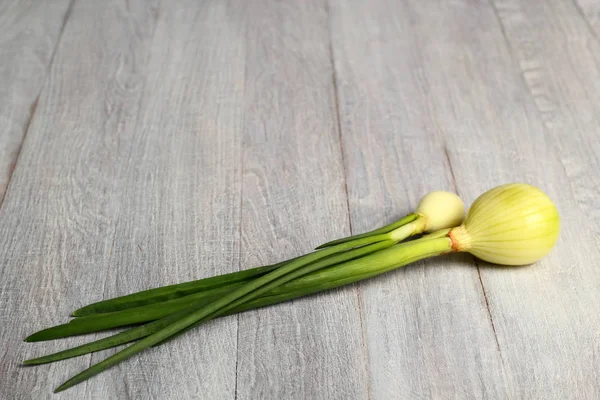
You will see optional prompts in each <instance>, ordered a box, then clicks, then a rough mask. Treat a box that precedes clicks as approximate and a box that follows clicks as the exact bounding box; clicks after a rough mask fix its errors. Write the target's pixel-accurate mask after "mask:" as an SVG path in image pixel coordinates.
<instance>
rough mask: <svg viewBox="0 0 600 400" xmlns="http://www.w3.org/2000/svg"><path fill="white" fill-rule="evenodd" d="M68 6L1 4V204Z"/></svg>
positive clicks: (16, 0) (64, 0)
mask: <svg viewBox="0 0 600 400" xmlns="http://www.w3.org/2000/svg"><path fill="white" fill-rule="evenodd" d="M69 4H70V0H58V1H53V2H40V1H21V0H11V1H3V2H2V3H1V4H0V37H2V39H1V40H0V57H2V62H0V204H1V202H2V198H3V197H4V192H5V191H6V186H7V185H8V182H9V180H10V176H11V175H12V171H13V169H14V165H15V163H16V162H17V157H18V155H19V151H20V149H21V143H22V141H23V138H24V136H25V132H26V131H27V128H28V126H29V122H30V119H31V117H32V115H33V113H34V111H35V108H36V105H37V98H38V95H39V93H40V90H41V88H42V85H43V83H44V80H45V78H46V72H47V69H48V65H49V63H50V60H51V59H52V55H53V53H54V49H55V48H56V42H57V40H58V37H59V36H60V32H61V29H62V27H63V26H64V23H65V19H66V18H67V16H68V8H69Z"/></svg>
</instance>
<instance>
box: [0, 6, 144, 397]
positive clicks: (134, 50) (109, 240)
mask: <svg viewBox="0 0 600 400" xmlns="http://www.w3.org/2000/svg"><path fill="white" fill-rule="evenodd" d="M154 23H155V18H154V15H153V10H152V9H151V8H147V7H145V6H143V5H142V4H139V3H137V4H136V3H132V2H129V3H128V4H125V2H122V1H111V2H102V3H98V2H78V3H76V4H75V5H74V7H73V9H72V12H71V17H70V19H69V21H68V23H67V25H66V26H65V28H64V33H63V35H62V37H61V41H60V43H59V45H58V48H57V52H56V55H55V57H54V62H53V64H52V67H51V70H50V72H49V77H48V80H47V82H46V85H45V86H44V90H43V91H42V93H41V95H40V98H39V103H38V106H37V111H36V113H35V115H34V118H33V120H32V121H31V126H30V129H29V133H28V137H27V140H26V142H25V143H24V145H23V149H22V151H21V154H20V159H19V164H18V165H17V168H16V169H15V172H14V175H13V178H12V182H13V184H12V185H11V187H10V189H9V191H8V192H7V194H6V197H5V201H4V204H3V206H2V209H1V210H0V232H2V233H1V235H0V236H1V238H2V239H1V241H0V254H1V257H0V259H1V261H0V276H1V277H2V278H1V280H0V281H1V283H0V285H1V290H0V296H1V299H0V309H1V312H0V315H1V316H2V317H1V318H2V322H1V325H2V326H3V330H2V332H1V340H2V343H6V344H7V345H5V346H3V348H4V349H5V350H4V351H3V353H2V361H1V363H0V365H2V368H3V371H2V376H6V377H8V376H10V377H11V378H10V379H4V380H3V381H4V384H3V385H2V388H1V389H0V390H1V392H0V397H1V398H10V399H18V398H32V397H33V398H47V397H49V395H50V393H51V392H52V390H53V389H54V388H55V387H56V385H57V384H59V383H60V382H61V381H64V380H65V379H66V378H68V377H69V376H71V375H73V374H74V373H76V372H77V371H79V370H81V369H83V368H85V367H87V366H88V365H89V362H90V358H89V356H88V357H82V358H79V359H75V360H69V361H66V362H62V363H58V364H52V365H47V366H41V367H39V368H38V367H36V368H22V367H19V363H20V362H21V360H23V359H26V358H30V357H32V356H34V355H39V354H41V353H48V352H51V351H56V350H57V349H61V348H65V347H67V346H69V345H73V344H75V343H82V342H83V341H84V340H85V339H82V338H78V339H73V340H65V341H60V342H59V343H55V342H50V343H43V344H37V345H33V344H25V343H23V342H22V338H23V337H25V336H26V335H27V334H30V333H32V332H33V331H35V330H38V329H40V328H43V327H47V326H49V325H53V324H57V323H62V322H65V321H66V319H67V317H68V315H69V313H70V312H71V311H72V310H73V309H74V308H76V307H77V306H79V305H80V304H81V302H83V301H86V300H92V298H93V294H98V293H99V294H101V293H102V290H103V286H104V282H105V279H106V278H105V277H106V275H107V266H108V265H109V262H110V258H111V252H112V248H113V246H114V243H113V241H114V232H115V228H116V222H117V219H118V214H119V208H120V207H119V201H118V197H119V193H120V191H122V190H123V184H124V183H125V182H123V179H122V177H121V171H120V167H121V165H122V162H123V158H124V157H125V156H126V155H127V154H128V153H129V147H130V146H131V145H132V138H133V136H132V134H131V132H135V130H132V129H134V128H135V127H134V122H135V118H136V116H137V114H138V111H139V102H140V96H141V90H140V89H141V86H142V82H143V77H144V73H143V72H144V68H145V63H146V59H147V56H148V44H149V40H150V38H151V33H152V30H153V26H154ZM4 327H6V328H4ZM87 340H89V338H87ZM119 381H120V380H119ZM85 387H86V386H85V385H80V386H79V387H77V388H75V389H73V390H71V391H68V392H65V393H64V394H61V395H60V396H58V397H57V398H85V397H86V395H85V394H84V392H85ZM112 390H115V389H112ZM117 390H118V386H117ZM120 393H123V390H122V389H121V391H120Z"/></svg>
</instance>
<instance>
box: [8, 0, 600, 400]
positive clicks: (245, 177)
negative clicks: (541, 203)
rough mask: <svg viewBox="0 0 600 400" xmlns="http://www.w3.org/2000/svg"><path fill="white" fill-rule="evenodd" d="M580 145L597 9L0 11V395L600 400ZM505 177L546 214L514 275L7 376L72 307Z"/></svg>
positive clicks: (590, 234) (238, 6)
mask: <svg viewBox="0 0 600 400" xmlns="http://www.w3.org/2000/svg"><path fill="white" fill-rule="evenodd" d="M599 133H600V3H598V2H597V1H594V0H573V1H571V0H539V1H537V0H536V1H527V0H520V1H519V0H492V1H486V0H454V1H446V0H437V1H421V0H404V1H392V0H387V1H386V0H377V1H369V2H367V1H334V0H332V1H326V0H313V1H285V2H275V1H259V0H251V1H241V0H240V1H217V0H215V1H198V0H177V1H171V0H169V1H166V0H164V1H158V0H156V1H148V0H107V1H96V0H46V1H36V0H2V1H0V199H2V198H3V201H2V203H1V208H0V398H1V399H10V400H12V399H46V398H51V399H117V398H118V399H384V400H387V399H429V398H434V399H544V400H546V399H561V400H562V399H598V398H600V378H599V375H600V313H599V310H600V268H599V261H600V257H599V256H600V250H599V247H598V240H599V239H600V208H599V207H598V201H597V199H598V198H599V197H600V189H599V188H600V174H599V173H598V171H599V168H600V162H599V160H600V140H599V139H600V134H599ZM513 181H523V182H528V183H532V184H535V185H537V186H539V187H541V188H542V189H544V190H545V191H546V192H547V193H548V194H549V195H550V196H551V197H552V198H553V199H554V200H555V201H556V203H557V205H558V207H559V209H560V212H561V215H562V221H563V225H562V233H561V238H560V241H559V244H558V245H557V247H556V249H555V250H554V251H553V252H552V253H551V254H550V255H549V256H548V257H546V258H545V259H544V260H543V261H541V262H539V263H537V264H535V265H534V266H531V267H527V268H500V267H495V266H492V265H489V264H485V263H483V262H479V261H476V260H474V259H473V258H472V257H471V256H468V255H454V256H451V257H442V258H438V259H433V260H429V261H425V262H420V263H417V264H415V265H412V266H410V267H408V268H405V269H403V270H399V271H396V272H393V273H390V274H387V275H385V276H382V277H379V278H376V279H373V280H370V281H367V282H363V283H360V284H358V285H354V286H350V287H346V288H343V289H341V290H336V291H334V292H331V293H325V294H320V295H316V296H313V297H310V298H306V299H301V300H298V301H294V302H291V303H287V304H282V305H279V306H274V307H271V308H268V309H263V310H260V311H252V312H247V313H245V314H242V315H237V316H231V317H227V318H224V319H220V320H218V321H214V322H212V323H209V324H208V325H206V326H203V327H202V328H199V329H196V330H195V331H194V332H191V333H189V334H186V335H185V336H182V337H180V338H178V339H177V340H175V341H173V342H171V343H169V344H168V345H165V346H162V347H159V348H155V349H152V350H150V351H146V352H145V353H143V354H142V355H140V356H138V357H135V358H133V359H131V360H129V361H127V362H124V363H122V364H120V365H119V366H117V367H115V368H113V369H111V370H109V371H107V372H105V373H103V374H101V375H99V376H97V377H95V378H93V379H91V380H89V381H87V382H85V383H83V384H80V385H78V386H76V387H74V388H72V389H70V390H68V391H66V392H63V393H61V394H59V395H52V394H51V392H52V390H53V389H54V388H55V387H56V386H57V385H58V384H60V383H62V382H63V381H64V380H66V379H67V378H68V377H70V376H71V375H73V374H75V373H76V372H79V371H80V370H82V369H84V368H85V367H87V366H88V365H90V363H92V362H97V361H98V360H101V359H103V358H105V357H106V356H107V354H110V351H106V352H103V353H100V354H95V355H93V356H84V357H80V358H76V359H71V360H68V361H63V362H60V363H56V364H50V365H44V366H39V367H33V368H32V367H30V368H25V367H22V366H20V362H21V361H22V360H24V359H26V358H30V357H34V356H38V355H41V354H45V353H48V352H51V351H56V350H58V349H62V348H65V347H67V346H68V345H73V344H76V343H81V342H83V341H85V340H86V339H89V337H88V338H73V339H69V340H63V341H58V342H44V343H38V344H26V343H23V342H22V339H23V338H24V337H25V336H26V335H28V334H30V333H32V332H33V331H35V330H38V329H41V328H44V327H47V326H49V325H53V324H58V323H61V322H64V321H66V319H67V316H68V314H69V312H70V311H72V310H73V309H75V308H78V307H81V306H83V305H85V304H87V303H89V302H92V301H98V300H101V299H103V298H109V297H113V296H116V295H121V294H125V293H128V292H132V291H136V290H141V289H144V288H149V287H154V286H157V285H162V284H169V283H175V282H181V281H186V280H190V279H194V278H198V277H203V276H209V275H213V274H217V273H224V272H230V271H237V270H238V269H241V268H249V267H252V266H256V265H261V264H266V263H271V262H276V261H280V260H282V259H285V258H288V257H292V256H296V255H299V254H302V253H305V252H307V251H309V250H310V249H311V248H312V247H314V246H315V245H317V244H319V243H321V242H324V241H327V240H330V239H333V238H337V237H340V236H344V235H349V234H351V233H359V232H362V231H365V230H368V229H372V228H374V227H377V226H380V225H382V224H384V223H388V222H390V221H392V220H394V219H396V218H398V217H399V216H401V215H403V214H405V213H407V212H409V211H411V210H413V209H414V207H415V205H416V203H417V202H418V200H419V198H420V197H421V196H422V195H424V194H425V193H426V192H428V191H430V190H434V189H446V190H451V191H456V192H457V193H458V194H460V195H461V196H462V197H463V198H464V199H465V201H466V202H467V204H470V203H471V202H472V201H473V200H474V199H475V198H476V197H477V196H478V195H479V194H481V193H482V192H483V191H485V190H487V189H489V188H491V187H493V186H496V185H499V184H503V183H507V182H513ZM99 336H100V335H97V336H96V337H99Z"/></svg>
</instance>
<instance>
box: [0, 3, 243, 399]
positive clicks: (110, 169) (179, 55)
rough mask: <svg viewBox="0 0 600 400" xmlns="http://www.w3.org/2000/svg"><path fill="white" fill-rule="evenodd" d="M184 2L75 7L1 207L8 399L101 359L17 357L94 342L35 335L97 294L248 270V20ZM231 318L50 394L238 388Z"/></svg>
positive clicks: (220, 392) (138, 394)
mask: <svg viewBox="0 0 600 400" xmlns="http://www.w3.org/2000/svg"><path fill="white" fill-rule="evenodd" d="M180 6H181V7H160V9H159V8H158V7H157V6H156V5H155V4H152V3H148V2H137V3H131V2H129V3H127V4H125V3H121V2H118V1H114V2H111V3H99V2H78V3H76V4H75V6H74V8H73V12H72V18H73V19H72V21H71V22H70V23H69V24H67V26H66V28H65V33H64V35H63V38H62V40H61V43H60V45H59V49H58V52H57V54H56V57H55V61H54V64H53V66H52V70H51V77H50V79H49V84H48V87H47V88H46V89H45V90H44V92H43V93H42V96H41V98H40V102H39V105H38V109H37V111H36V115H35V116H34V119H33V121H32V125H31V130H30V133H29V137H28V140H27V142H26V143H25V146H24V148H23V151H22V154H21V157H20V162H19V165H18V166H17V169H16V171H15V175H14V177H13V185H14V190H12V191H10V193H8V195H7V196H6V201H5V204H4V205H3V207H2V210H1V211H2V214H1V216H0V220H1V228H0V231H1V232H2V235H1V237H2V292H1V293H2V301H1V303H0V304H1V305H2V306H1V307H2V313H1V315H2V319H3V321H4V322H3V326H4V327H6V328H3V330H2V342H3V343H6V344H7V345H6V346H3V348H5V351H4V352H3V356H2V363H1V364H2V366H3V373H2V375H3V376H10V377H11V378H10V379H6V380H5V379H3V381H4V382H5V383H8V384H7V385H6V384H3V385H2V394H1V395H0V397H2V398H29V397H30V396H31V397H33V398H47V397H50V393H51V390H52V388H53V387H55V386H56V385H57V384H59V383H60V382H61V381H64V380H65V379H66V378H68V377H69V376H71V375H73V374H74V373H76V372H77V371H80V370H82V369H83V368H85V367H87V366H88V365H89V364H90V363H91V362H92V361H98V360H99V359H101V358H104V357H106V355H107V354H106V353H103V354H100V355H94V358H93V359H91V358H90V357H89V356H88V357H81V358H78V359H75V360H69V361H65V362H63V363H60V364H56V365H49V366H42V367H39V368H36V369H32V368H20V367H19V366H18V363H19V362H20V361H21V360H22V359H25V358H28V357H31V356H33V355H38V354H41V353H47V352H48V351H54V350H56V349H59V348H64V347H66V346H68V345H72V344H74V343H81V342H83V341H84V340H85V339H83V338H77V339H73V340H66V341H60V343H53V342H52V343H43V344H38V345H31V344H30V345H25V344H24V343H22V342H21V339H22V338H23V337H24V336H25V335H26V334H28V333H31V332H32V331H34V330H36V329H39V328H41V327H44V326H49V325H52V324H56V323H59V322H63V321H65V320H66V318H67V316H68V313H69V312H70V311H71V310H72V309H74V308H76V307H79V306H81V305H82V304H84V303H85V302H89V301H94V300H99V299H101V298H102V297H103V296H114V295H117V294H123V293H124V292H130V291H131V290H135V289H141V288H146V287H151V286H157V285H159V284H165V283H171V282H175V281H185V280H189V279H191V278H192V277H196V276H201V275H213V274H215V273H218V272H226V271H228V270H229V271H231V270H236V269H238V263H237V254H238V250H237V246H238V243H239V238H238V230H239V229H238V225H237V221H238V219H239V218H238V217H237V213H238V210H239V203H240V199H239V187H240V179H239V177H240V172H241V171H240V169H239V164H238V163H237V162H236V160H238V159H239V158H240V157H239V156H236V154H239V148H240V145H239V144H240V140H241V135H240V133H241V111H242V107H241V104H242V102H241V89H242V87H243V72H244V67H243V45H244V36H243V33H242V32H243V31H242V30H241V27H240V25H239V22H240V21H239V19H237V18H236V17H235V13H231V9H230V8H229V7H228V6H225V5H221V4H214V5H210V6H203V5H197V3H196V2H187V3H186V4H180ZM157 19H158V20H157ZM90 44H93V45H90ZM191 54H192V55H193V56H191ZM236 59H239V60H240V62H232V63H231V64H230V66H231V68H229V69H227V68H223V65H226V64H228V63H229V62H231V61H233V60H236ZM184 60H185V61H184ZM167 104H168V106H167ZM206 132H209V134H206ZM24 199H26V200H24ZM217 259H218V260H219V262H220V263H219V264H216V263H215V262H214V260H217ZM8 321H11V322H12V323H11V324H10V325H8ZM235 329H236V321H235V320H234V319H230V320H229V321H223V322H221V323H219V324H217V325H215V326H214V328H210V327H207V328H206V329H204V330H202V331H201V332H199V333H197V334H196V335H195V336H186V337H182V338H180V340H178V341H175V342H173V343H172V344H171V345H169V346H165V347H164V348H163V349H161V351H160V352H159V353H155V352H154V351H151V352H148V354H146V355H143V356H142V357H141V358H137V359H134V360H132V361H131V362H128V363H126V364H123V365H122V366H119V367H117V368H114V369H113V370H111V371H108V372H107V373H106V374H104V375H101V376H99V377H98V379H95V380H93V381H90V382H88V383H85V384H82V385H79V386H78V387H76V388H73V389H72V390H70V391H67V392H64V393H63V394H61V395H60V396H56V398H73V399H75V398H77V399H80V398H98V399H106V398H149V397H156V398H194V397H197V396H198V393H203V394H204V395H206V396H207V397H208V398H218V397H219V396H225V397H232V396H233V390H234V386H233V382H234V380H235V379H234V378H235V361H236V360H235V357H236V353H235V338H236V335H235ZM205 335H206V336H205ZM209 337H210V338H209ZM205 343H210V346H206V345H205ZM9 348H10V351H8V350H9ZM173 354H175V355H181V354H184V355H185V356H184V357H179V356H176V358H175V359H172V358H171V355H173ZM188 374H189V375H188ZM163 378H164V380H163ZM200 378H201V379H200ZM227 393H229V394H230V396H229V395H227ZM53 398H54V397H53Z"/></svg>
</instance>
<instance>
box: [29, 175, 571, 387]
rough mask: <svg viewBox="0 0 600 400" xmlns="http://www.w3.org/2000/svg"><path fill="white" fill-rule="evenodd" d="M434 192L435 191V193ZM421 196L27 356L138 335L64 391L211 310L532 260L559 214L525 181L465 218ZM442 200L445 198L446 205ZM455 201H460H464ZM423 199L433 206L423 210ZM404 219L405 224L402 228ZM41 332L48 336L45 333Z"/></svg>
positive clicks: (552, 233)
mask: <svg viewBox="0 0 600 400" xmlns="http://www.w3.org/2000/svg"><path fill="white" fill-rule="evenodd" d="M435 197H436V196H435V195H433V194H432V198H435ZM426 198H427V196H426ZM426 198H424V199H423V201H422V202H421V203H420V205H419V208H418V210H417V213H415V216H414V219H412V220H411V221H410V222H408V223H404V224H402V225H400V226H393V227H391V228H389V226H388V227H384V228H386V229H390V230H389V231H387V232H386V231H380V230H376V231H371V232H369V233H367V234H362V235H356V236H354V237H350V238H345V239H338V240H337V241H333V242H330V243H326V244H325V245H323V246H322V248H321V250H318V251H316V252H314V253H310V254H308V255H306V256H303V257H299V258H296V259H293V260H291V261H288V262H284V263H282V264H281V265H279V266H278V267H277V268H273V269H271V270H270V271H268V272H266V273H264V274H262V275H258V274H257V275H256V276H255V277H253V278H249V279H248V280H237V281H235V282H233V281H227V279H225V282H224V284H223V285H221V287H223V286H226V285H228V284H229V285H231V284H237V286H235V288H233V289H232V290H230V291H228V292H226V293H224V294H222V295H219V296H218V297H216V298H212V299H211V300H208V301H206V299H205V301H190V302H189V303H186V304H187V306H189V307H188V308H184V309H178V310H177V311H173V313H171V314H169V315H165V316H162V318H160V319H156V320H155V321H154V322H150V323H149V324H146V325H143V326H141V327H135V328H132V329H130V330H128V331H125V332H122V333H120V334H117V335H115V336H112V337H110V338H106V339H101V340H100V341H96V342H92V343H89V344H88V345H83V346H78V347H77V348H73V349H70V350H65V351H63V352H60V353H56V354H52V355H49V356H45V357H41V358H38V359H33V360H28V361H26V362H25V363H26V364H41V363H45V362H52V361H57V360H60V359H64V358H68V357H73V356H77V355H81V354H86V353H89V352H92V351H97V350H100V349H104V348H108V347H113V346H116V345H118V344H122V343H127V342H130V341H133V340H137V339H139V341H137V342H136V343H134V344H132V345H131V346H129V347H127V348H125V349H123V350H121V351H119V352H117V353H115V354H114V355H112V356H110V357H108V358H107V359H105V360H104V361H101V362H100V363H98V364H96V365H93V366H91V367H90V368H88V369H86V370H84V371H83V372H81V373H80V374H78V375H76V376H74V377H73V378H71V379H70V380H68V381H67V382H65V383H64V384H63V385H61V386H60V387H59V388H58V389H57V391H61V390H65V389H67V388H69V387H71V386H73V385H75V384H77V383H79V382H82V381H84V380H86V379H88V378H89V377H91V376H93V375H96V374H98V373H100V372H102V371H103V370H105V369H107V368H109V367H111V366H113V365H115V364H117V363H119V362H120V361H123V360H125V359H127V358H129V357H131V356H133V355H135V354H137V353H139V352H141V351H143V350H145V349H146V348H148V347H151V346H155V345H158V344H161V343H163V342H165V341H167V340H169V339H171V338H173V337H174V336H176V335H178V334H180V333H182V332H185V331H187V330H189V329H190V328H192V327H194V326H197V325H199V324H201V323H204V322H206V321H209V320H211V319H213V318H216V317H220V316H223V315H228V314H231V313H235V312H241V311H245V310H248V309H253V308H258V307H262V306H266V305H269V304H275V303H279V302H282V301H286V300H291V299H294V298H297V297H300V296H305V295H308V294H311V293H315V292H319V291H323V290H328V289H332V288H335V287H339V286H342V285H346V284H349V283H353V282H357V281H360V280H363V279H367V278H370V277H373V276H375V275H379V274H381V273H384V272H387V271H390V270H393V269H396V268H399V267H402V266H404V265H406V264H409V263H411V262H414V261H417V260H420V259H423V258H427V257H432V256H436V255H440V254H445V253H450V252H459V251H467V252H470V253H472V254H473V255H475V256H477V257H479V258H481V259H483V260H485V261H489V262H493V263H499V264H504V265H522V264H529V263H532V262H535V261H537V260H538V259H540V258H541V257H543V256H545V255H546V254H548V253H549V252H550V250H551V249H552V247H553V246H554V245H555V243H556V241H557V238H558V232H559V228H560V221H559V216H558V212H557V210H556V207H555V206H554V204H553V203H552V201H551V200H550V199H549V198H548V197H547V196H546V195H545V194H544V193H543V192H542V191H540V190H539V189H537V188H535V187H533V186H530V185H526V184H510V185H504V186H500V187H498V188H495V189H492V190H490V191H488V192H486V193H485V194H483V195H482V196H480V197H479V198H478V199H477V200H476V201H475V202H474V203H473V206H472V208H471V210H470V211H469V213H468V214H467V217H466V219H465V220H464V222H463V223H462V224H460V222H461V219H462V214H461V215H460V218H459V217H457V214H458V213H457V212H444V211H443V208H442V207H440V206H436V205H435V204H436V202H435V201H432V203H431V204H432V205H430V204H429V203H428V201H425V200H426ZM429 200H431V198H430V199H429ZM447 205H448V203H447V202H446V204H445V206H447ZM460 205H461V208H462V202H460ZM428 206H430V207H431V209H428ZM440 210H441V211H440ZM436 213H438V214H436ZM451 214H452V215H451ZM434 215H437V217H434ZM440 215H441V217H442V219H443V218H446V219H447V221H450V220H452V221H453V223H454V225H453V226H452V225H451V226H448V225H447V224H438V223H437V222H438V221H439V220H440ZM450 216H452V218H450ZM447 221H446V222H447ZM411 224H412V225H411ZM459 224H460V225H459ZM408 225H410V228H407V226H408ZM382 229H383V228H382ZM424 231H434V232H433V233H431V234H429V235H426V236H424V237H422V238H420V239H416V240H412V241H408V242H404V243H401V244H396V243H397V242H399V241H401V240H403V239H405V238H406V237H408V236H410V235H412V234H415V233H416V232H419V233H420V232H424ZM398 232H401V234H400V233H398ZM209 279H214V278H209ZM240 282H243V283H240ZM212 289H214V287H213V288H212ZM201 290H204V289H201ZM195 293H196V294H193V293H192V294H190V293H188V294H187V296H185V295H184V296H182V297H181V299H185V298H186V297H189V296H192V295H198V294H197V293H198V292H195ZM200 293H201V292H200ZM146 294H147V292H146ZM138 300H140V298H138ZM141 300H142V303H136V305H138V304H141V306H142V307H143V306H150V307H157V306H158V305H160V300H159V301H150V302H148V303H144V301H145V300H153V299H152V295H150V296H149V297H148V298H147V299H144V298H141ZM170 300H173V299H172V298H169V300H167V301H170ZM105 304H106V303H105ZM123 310H127V308H120V309H119V310H118V311H123ZM131 310H135V308H131ZM89 315H90V318H94V317H98V318H101V317H102V315H103V314H97V315H93V314H89ZM157 318H159V317H158V316H157ZM92 320H93V319H92ZM92 320H88V321H92ZM74 321H77V319H75V320H74ZM72 323H75V324H76V323H77V322H72ZM65 325H69V324H65ZM50 329H53V328H50ZM61 329H62V328H61ZM46 331H47V330H46ZM41 332H44V331H41ZM34 335H36V334H34ZM34 335H32V336H34ZM119 335H120V336H119ZM58 337H61V336H60V335H59V336H58ZM30 338H31V337H30ZM34 339H36V338H35V336H34ZM38 339H39V340H45V339H44V337H43V335H42V337H41V338H38ZM86 346H87V347H86Z"/></svg>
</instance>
